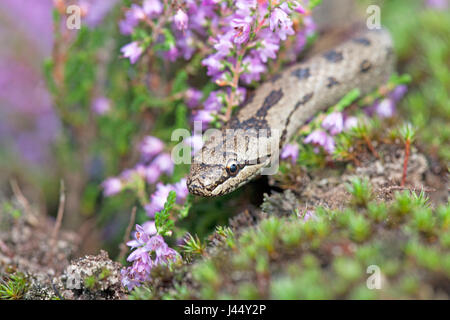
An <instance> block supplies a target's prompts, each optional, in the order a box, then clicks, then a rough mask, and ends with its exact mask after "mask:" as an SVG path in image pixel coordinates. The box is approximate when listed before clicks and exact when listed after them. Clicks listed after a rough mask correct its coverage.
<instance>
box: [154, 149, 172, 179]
mask: <svg viewBox="0 0 450 320" xmlns="http://www.w3.org/2000/svg"><path fill="white" fill-rule="evenodd" d="M151 165H152V166H156V167H157V168H158V169H159V170H160V171H161V172H164V173H165V174H167V175H172V173H173V167H174V163H173V161H172V157H171V156H170V154H169V153H166V152H163V153H161V154H159V155H158V156H157V157H156V158H155V159H154V160H153V161H152V164H151Z"/></svg>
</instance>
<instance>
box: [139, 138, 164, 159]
mask: <svg viewBox="0 0 450 320" xmlns="http://www.w3.org/2000/svg"><path fill="white" fill-rule="evenodd" d="M163 150H164V143H163V142H162V141H161V140H160V139H158V138H156V137H153V136H147V137H145V138H144V139H143V140H142V142H141V144H140V146H139V151H140V153H141V157H142V158H143V159H144V161H148V160H150V159H151V158H153V157H154V156H156V155H158V154H160V153H161V151H163Z"/></svg>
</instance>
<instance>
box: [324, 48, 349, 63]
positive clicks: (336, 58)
mask: <svg viewBox="0 0 450 320" xmlns="http://www.w3.org/2000/svg"><path fill="white" fill-rule="evenodd" d="M323 56H324V58H325V59H327V60H328V61H330V62H334V63H336V62H340V61H342V60H343V59H344V57H343V56H342V53H341V52H338V51H336V50H330V51H328V52H326V53H324V55H323Z"/></svg>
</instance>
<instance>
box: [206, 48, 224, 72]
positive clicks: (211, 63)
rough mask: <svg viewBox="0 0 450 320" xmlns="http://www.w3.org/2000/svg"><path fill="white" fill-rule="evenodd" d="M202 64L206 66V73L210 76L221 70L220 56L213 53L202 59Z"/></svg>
mask: <svg viewBox="0 0 450 320" xmlns="http://www.w3.org/2000/svg"><path fill="white" fill-rule="evenodd" d="M202 65H204V66H205V67H206V68H207V75H208V76H210V77H217V76H218V75H219V74H220V73H221V72H222V70H223V68H224V66H223V64H222V56H221V55H219V54H217V53H215V54H211V55H209V56H208V57H207V58H206V59H203V60H202Z"/></svg>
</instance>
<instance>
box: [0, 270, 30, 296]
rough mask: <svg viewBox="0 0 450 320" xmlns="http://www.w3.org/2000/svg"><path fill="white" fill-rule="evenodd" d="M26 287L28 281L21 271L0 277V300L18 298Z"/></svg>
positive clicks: (22, 294)
mask: <svg viewBox="0 0 450 320" xmlns="http://www.w3.org/2000/svg"><path fill="white" fill-rule="evenodd" d="M27 288H28V281H27V279H26V277H25V275H23V274H22V273H16V274H11V275H6V276H4V277H2V278H0V300H20V299H22V297H23V296H24V294H25V292H26V291H27Z"/></svg>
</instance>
